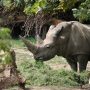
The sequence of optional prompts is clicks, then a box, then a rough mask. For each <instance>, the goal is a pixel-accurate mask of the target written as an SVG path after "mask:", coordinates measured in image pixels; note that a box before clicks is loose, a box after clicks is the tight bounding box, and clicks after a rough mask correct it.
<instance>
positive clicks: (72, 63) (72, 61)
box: [67, 57, 77, 71]
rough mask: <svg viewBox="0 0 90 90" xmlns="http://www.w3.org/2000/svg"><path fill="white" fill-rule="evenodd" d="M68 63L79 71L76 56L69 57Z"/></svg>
mask: <svg viewBox="0 0 90 90" xmlns="http://www.w3.org/2000/svg"><path fill="white" fill-rule="evenodd" d="M67 62H68V64H69V65H70V67H71V69H73V70H74V71H77V61H76V60H75V58H74V57H69V58H68V59H67Z"/></svg>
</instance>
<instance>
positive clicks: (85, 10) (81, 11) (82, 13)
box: [73, 0, 90, 22]
mask: <svg viewBox="0 0 90 90" xmlns="http://www.w3.org/2000/svg"><path fill="white" fill-rule="evenodd" d="M73 13H74V16H75V17H76V18H77V19H79V21H80V22H83V21H84V20H85V21H87V20H90V0H85V2H83V3H81V5H80V6H79V8H76V9H73Z"/></svg>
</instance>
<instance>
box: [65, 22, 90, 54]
mask: <svg viewBox="0 0 90 90" xmlns="http://www.w3.org/2000/svg"><path fill="white" fill-rule="evenodd" d="M67 54H70V55H71V54H72V55H73V54H90V28H89V27H87V26H85V25H83V24H81V23H79V22H76V21H75V22H73V24H72V26H71V33H70V38H69V41H68V47H67Z"/></svg>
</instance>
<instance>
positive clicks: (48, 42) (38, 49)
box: [21, 21, 90, 72]
mask: <svg viewBox="0 0 90 90" xmlns="http://www.w3.org/2000/svg"><path fill="white" fill-rule="evenodd" d="M21 39H22V40H23V42H24V43H25V41H26V42H27V40H26V39H25V38H22V37H21ZM28 42H29V41H28ZM25 44H26V46H27V47H28V49H29V50H30V51H31V52H32V53H33V55H34V58H35V59H36V60H43V61H47V60H49V59H51V58H53V57H54V56H55V55H58V56H63V57H65V58H66V59H67V62H68V63H69V65H70V66H71V68H72V69H73V70H74V71H79V72H81V71H83V70H86V66H87V63H88V61H89V60H90V28H89V27H87V26H85V25H83V24H81V23H79V22H76V21H71V22H61V23H59V24H58V25H57V26H56V27H55V28H52V29H50V30H49V31H48V33H47V35H46V38H45V40H44V41H43V43H41V44H38V45H33V47H34V48H35V49H33V50H34V52H33V50H31V48H30V47H31V45H32V44H31V43H30V44H28V45H27V43H25ZM77 63H78V64H77Z"/></svg>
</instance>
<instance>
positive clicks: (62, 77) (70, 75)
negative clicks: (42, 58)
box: [18, 59, 88, 87]
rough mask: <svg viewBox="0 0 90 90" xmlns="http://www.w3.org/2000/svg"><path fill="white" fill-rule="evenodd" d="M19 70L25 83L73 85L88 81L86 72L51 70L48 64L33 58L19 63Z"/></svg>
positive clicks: (34, 84)
mask: <svg viewBox="0 0 90 90" xmlns="http://www.w3.org/2000/svg"><path fill="white" fill-rule="evenodd" d="M18 68H19V70H20V71H21V72H22V74H23V76H24V77H25V78H26V83H27V85H31V86H32V85H33V86H47V85H48V86H50V85H53V86H69V87H75V86H79V85H81V84H82V85H83V84H86V83H88V74H87V72H84V73H81V74H80V76H79V74H78V73H76V72H73V71H68V70H63V69H58V70H53V69H52V68H51V67H50V66H49V65H48V64H44V63H43V64H42V63H40V62H39V63H38V64H37V63H35V61H34V60H33V59H30V60H25V61H22V62H21V63H19V65H18Z"/></svg>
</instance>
